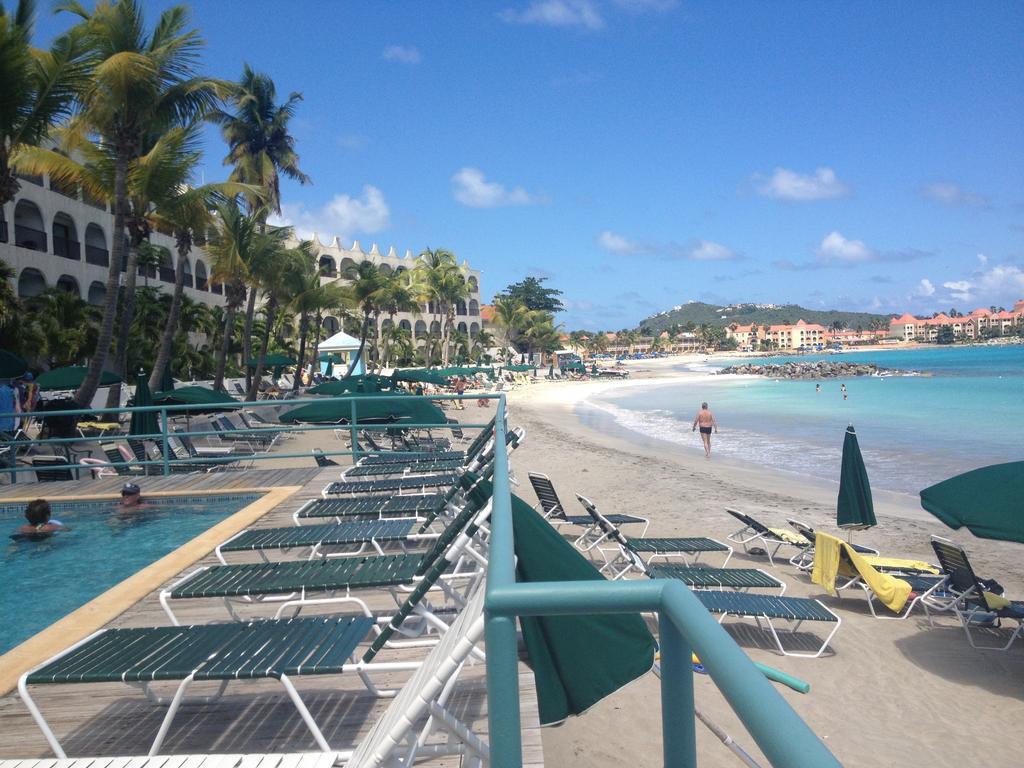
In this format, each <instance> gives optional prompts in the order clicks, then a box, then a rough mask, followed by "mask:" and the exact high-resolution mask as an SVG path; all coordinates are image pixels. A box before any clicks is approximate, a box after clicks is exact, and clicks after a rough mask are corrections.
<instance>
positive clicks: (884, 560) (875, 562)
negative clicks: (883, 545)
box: [861, 555, 940, 574]
mask: <svg viewBox="0 0 1024 768" xmlns="http://www.w3.org/2000/svg"><path fill="white" fill-rule="evenodd" d="M861 557H863V558H864V560H865V562H867V564H868V565H870V566H871V567H872V568H888V569H890V570H893V571H895V570H899V569H902V570H904V571H907V572H909V571H917V572H919V573H936V574H937V573H940V571H939V569H938V568H936V567H935V566H934V565H932V564H931V563H926V562H924V561H923V560H905V559H903V558H901V557H881V556H879V555H861Z"/></svg>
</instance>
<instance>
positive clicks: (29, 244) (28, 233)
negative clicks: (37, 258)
mask: <svg viewBox="0 0 1024 768" xmlns="http://www.w3.org/2000/svg"><path fill="white" fill-rule="evenodd" d="M14 244H15V245H17V246H19V247H21V248H27V249H28V250H30V251H43V252H45V251H46V233H45V232H42V231H40V230H38V229H33V228H32V227H26V226H25V225H23V224H15V225H14Z"/></svg>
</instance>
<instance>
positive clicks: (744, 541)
mask: <svg viewBox="0 0 1024 768" xmlns="http://www.w3.org/2000/svg"><path fill="white" fill-rule="evenodd" d="M725 511H726V512H728V513H729V514H730V515H732V516H733V517H735V518H736V519H737V520H739V521H740V522H741V523H743V527H742V528H740V529H739V530H738V531H736V532H735V533H731V534H729V536H727V537H726V538H727V539H728V540H729V541H731V542H733V543H734V544H739V545H740V546H742V547H743V551H744V552H749V551H750V547H749V544H750V543H751V542H759V543H760V544H761V546H762V548H763V549H764V551H765V552H766V553H767V554H768V562H769V563H771V564H772V565H773V566H774V565H775V555H777V554H778V552H779V550H780V549H782V547H785V546H790V547H797V548H798V549H801V550H802V549H806V548H807V547H809V546H810V545H811V542H810V541H808V540H807V539H805V538H804V537H803V536H800V535H799V534H797V533H795V532H793V531H787V530H784V529H781V528H769V527H768V526H767V525H765V524H764V523H762V522H760V521H758V520H755V519H754V518H752V517H751V516H750V515H747V514H744V513H743V512H740V511H738V510H735V509H729V508H728V507H727V508H726V510H725Z"/></svg>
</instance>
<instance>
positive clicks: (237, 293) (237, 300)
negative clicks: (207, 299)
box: [213, 284, 245, 390]
mask: <svg viewBox="0 0 1024 768" xmlns="http://www.w3.org/2000/svg"><path fill="white" fill-rule="evenodd" d="M244 291H245V286H239V285H238V284H232V285H226V286H224V292H225V293H226V294H227V293H229V292H230V295H229V296H228V303H227V309H226V310H225V312H224V338H223V339H221V343H220V351H219V352H218V353H217V371H216V373H215V374H214V377H213V388H214V389H216V390H221V389H224V369H225V368H226V367H227V362H228V350H230V349H231V338H232V336H234V333H235V315H236V314H237V313H238V307H239V306H241V304H242V301H244V296H245V294H244V293H243V292H244Z"/></svg>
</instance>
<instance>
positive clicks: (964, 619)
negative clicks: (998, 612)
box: [956, 606, 1024, 651]
mask: <svg viewBox="0 0 1024 768" xmlns="http://www.w3.org/2000/svg"><path fill="white" fill-rule="evenodd" d="M956 613H957V616H959V617H960V623H961V624H962V625H963V627H964V634H966V635H967V642H968V643H970V644H971V648H976V649H977V650H979V651H1006V650H1009V648H1010V646H1011V645H1013V641H1014V640H1016V639H1017V636H1018V635H1020V633H1021V630H1022V629H1024V622H1018V624H1017V629H1015V630H1014V631H1013V633H1012V634H1011V635H1010V639H1009V640H1007V641H1006V645H1002V646H1000V645H978V643H976V642H975V641H974V635H972V634H971V623H972V622H974V621H975V618H976V617H977V616H979V615H980V616H984V615H985V614H988V613H991V611H989V610H987V609H986V608H982V607H981V606H979V607H977V608H973V609H971V610H970V611H962V610H959V609H958V610H957V611H956ZM999 627H1000V623H999V619H996V623H995V625H994V627H992V628H993V629H998V628H999ZM978 628H979V629H982V628H987V627H981V626H979V627H978Z"/></svg>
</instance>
